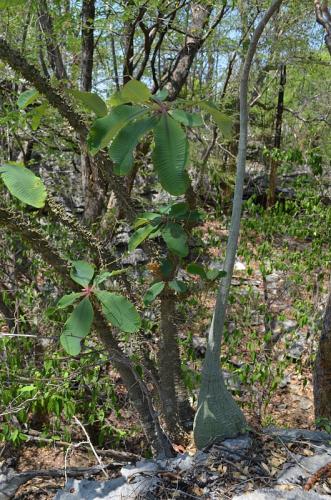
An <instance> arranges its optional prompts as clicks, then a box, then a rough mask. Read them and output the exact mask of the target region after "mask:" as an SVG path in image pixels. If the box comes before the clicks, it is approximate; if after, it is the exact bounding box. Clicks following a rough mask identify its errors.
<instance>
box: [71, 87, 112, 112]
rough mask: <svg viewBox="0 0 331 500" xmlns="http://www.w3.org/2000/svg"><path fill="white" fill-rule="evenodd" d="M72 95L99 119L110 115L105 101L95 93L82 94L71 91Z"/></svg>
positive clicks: (79, 91) (78, 91)
mask: <svg viewBox="0 0 331 500" xmlns="http://www.w3.org/2000/svg"><path fill="white" fill-rule="evenodd" d="M70 93H71V94H72V95H73V96H74V97H76V99H77V100H79V101H80V102H81V103H82V104H83V105H84V106H85V107H86V108H87V109H89V110H90V111H93V113H95V114H96V115H97V116H98V117H99V118H101V117H102V116H105V115H106V114H107V113H108V109H107V105H106V103H105V101H104V100H103V99H101V97H100V96H98V94H95V93H94V92H82V91H81V90H70Z"/></svg>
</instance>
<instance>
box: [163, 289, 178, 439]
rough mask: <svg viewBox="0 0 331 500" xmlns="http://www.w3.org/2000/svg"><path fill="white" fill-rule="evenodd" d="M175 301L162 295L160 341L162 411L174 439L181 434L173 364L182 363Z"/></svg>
mask: <svg viewBox="0 0 331 500" xmlns="http://www.w3.org/2000/svg"><path fill="white" fill-rule="evenodd" d="M175 314H176V311H175V303H174V300H173V298H172V297H168V296H167V295H166V294H164V295H163V296H162V297H161V322H160V341H159V355H158V365H159V377H160V398H161V405H162V412H163V415H164V419H165V422H166V426H167V429H168V432H169V434H170V435H171V437H172V439H174V440H176V438H178V437H179V435H180V429H179V425H178V423H179V415H178V405H177V395H176V379H175V373H174V370H173V366H174V364H176V363H178V362H179V363H180V360H179V349H178V344H177V338H176V326H175V324H174V317H175Z"/></svg>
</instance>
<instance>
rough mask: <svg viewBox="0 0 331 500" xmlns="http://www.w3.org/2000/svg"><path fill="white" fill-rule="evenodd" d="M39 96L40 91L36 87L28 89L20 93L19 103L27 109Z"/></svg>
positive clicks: (22, 107) (19, 105) (21, 107)
mask: <svg viewBox="0 0 331 500" xmlns="http://www.w3.org/2000/svg"><path fill="white" fill-rule="evenodd" d="M38 97H39V92H38V90H36V89H31V90H26V91H25V92H22V94H20V96H19V98H18V99H17V104H18V107H19V108H20V109H25V108H26V107H27V106H29V105H30V104H32V103H33V102H34V101H36V100H37V99H38Z"/></svg>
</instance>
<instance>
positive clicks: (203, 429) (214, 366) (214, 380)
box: [194, 0, 282, 449]
mask: <svg viewBox="0 0 331 500" xmlns="http://www.w3.org/2000/svg"><path fill="white" fill-rule="evenodd" d="M281 3H282V0H274V1H273V2H272V4H271V6H270V7H269V9H268V10H267V11H266V12H265V14H264V15H263V17H262V19H261V21H260V22H259V24H258V26H257V27H256V29H255V31H254V34H253V36H252V39H251V42H250V45H249V48H248V51H247V54H246V58H245V64H244V67H243V71H242V76H241V82H240V138H239V150H238V158H237V175H236V186H235V192H234V198H233V207H232V216H231V224H230V230H229V237H228V243H227V249H226V257H225V263H224V270H225V272H226V276H225V277H224V278H222V280H221V283H220V287H219V291H218V295H217V299H216V306H215V311H214V316H213V320H212V323H211V327H210V331H209V335H208V340H207V351H206V358H205V362H204V366H203V371H202V380H201V387H200V393H199V399H198V410H197V413H196V416H195V421H194V439H195V443H196V445H197V447H198V448H200V449H201V448H203V447H205V446H207V445H208V444H209V443H210V442H212V441H213V440H216V439H219V440H222V439H225V438H229V437H234V436H236V435H238V434H240V433H242V432H244V431H245V428H246V421H245V417H244V415H243V414H242V412H241V410H240V408H239V407H238V406H237V404H236V402H235V401H234V400H233V398H232V396H231V395H230V393H229V392H228V391H227V389H226V387H225V383H224V378H223V374H222V370H221V366H220V351H221V342H222V335H223V329H224V323H225V315H226V308H227V303H228V296H229V290H230V285H231V279H232V274H233V267H234V262H235V256H236V252H237V246H238V238H239V231H240V219H241V210H242V202H243V200H242V198H243V188H244V177H245V167H246V151H247V134H248V102H247V94H248V81H249V73H250V68H251V65H252V61H253V57H254V55H255V52H256V48H257V44H258V41H259V39H260V37H261V35H262V33H263V30H264V28H265V27H266V25H267V23H268V21H269V20H270V18H271V17H272V15H273V14H274V13H275V12H276V11H277V9H278V8H279V7H280V5H281Z"/></svg>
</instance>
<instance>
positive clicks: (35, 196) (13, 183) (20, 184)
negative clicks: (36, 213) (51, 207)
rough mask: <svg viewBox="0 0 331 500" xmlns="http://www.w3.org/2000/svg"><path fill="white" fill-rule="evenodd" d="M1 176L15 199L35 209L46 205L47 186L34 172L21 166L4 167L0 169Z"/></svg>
mask: <svg viewBox="0 0 331 500" xmlns="http://www.w3.org/2000/svg"><path fill="white" fill-rule="evenodd" d="M0 175H1V178H2V180H3V182H4V184H5V185H6V187H7V188H8V190H9V192H10V193H11V194H12V195H13V196H15V198H18V199H19V200H20V201H23V202H24V203H26V204H27V205H31V206H32V207H35V208H41V207H43V206H44V205H45V200H46V196H47V192H46V189H45V186H44V184H43V183H42V180H41V179H40V178H39V177H37V176H36V175H34V173H33V172H31V171H30V170H28V169H27V168H25V167H21V166H20V165H3V166H1V167H0Z"/></svg>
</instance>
